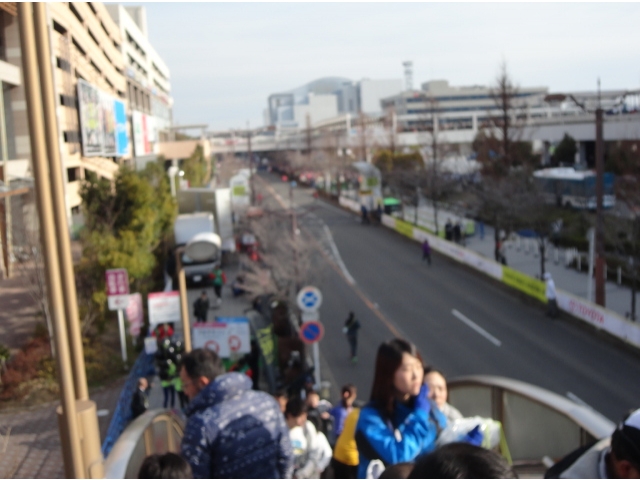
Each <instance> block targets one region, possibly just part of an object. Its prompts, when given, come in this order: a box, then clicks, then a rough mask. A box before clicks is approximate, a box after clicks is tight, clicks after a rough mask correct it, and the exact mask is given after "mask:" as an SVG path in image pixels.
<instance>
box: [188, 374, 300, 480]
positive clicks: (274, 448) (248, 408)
mask: <svg viewBox="0 0 640 480" xmlns="http://www.w3.org/2000/svg"><path fill="white" fill-rule="evenodd" d="M251 385H252V383H251V379H250V378H249V377H247V376H246V375H244V374H241V373H236V372H232V373H227V374H224V375H221V376H219V377H218V378H216V379H215V380H214V381H213V382H211V383H209V384H208V385H207V386H206V387H205V388H204V389H202V391H200V393H198V395H196V397H195V398H194V399H193V400H192V401H191V402H190V403H189V405H188V406H187V409H186V414H187V417H188V420H187V425H186V428H185V433H184V437H183V438H182V456H183V457H184V458H185V459H186V460H187V461H188V462H189V464H190V465H191V468H192V470H193V478H290V477H291V470H292V449H291V442H290V441H289V429H288V428H287V425H286V423H285V420H284V417H283V415H282V413H281V412H280V408H279V406H278V403H277V402H276V401H275V399H274V398H273V397H271V396H270V395H268V394H266V393H264V392H259V391H255V390H251Z"/></svg>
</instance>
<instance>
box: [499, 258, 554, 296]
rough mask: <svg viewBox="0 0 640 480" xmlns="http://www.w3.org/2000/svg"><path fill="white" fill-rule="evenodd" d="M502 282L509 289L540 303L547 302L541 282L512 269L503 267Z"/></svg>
mask: <svg viewBox="0 0 640 480" xmlns="http://www.w3.org/2000/svg"><path fill="white" fill-rule="evenodd" d="M502 281H503V282H504V283H506V284H507V285H509V286H510V287H513V288H515V289H517V290H520V291H521V292H524V293H526V294H527V295H530V296H532V297H534V298H537V299H538V300H540V301H541V302H546V301H547V297H546V296H545V284H544V282H543V281H542V280H538V279H537V278H533V277H530V276H529V275H525V274H524V273H521V272H518V271H517V270H514V269H513V268H510V267H507V266H503V267H502Z"/></svg>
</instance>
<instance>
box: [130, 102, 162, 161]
mask: <svg viewBox="0 0 640 480" xmlns="http://www.w3.org/2000/svg"><path fill="white" fill-rule="evenodd" d="M131 120H132V122H133V155H134V156H135V157H142V156H144V155H150V154H152V153H153V142H155V141H156V135H155V128H154V123H153V118H152V117H150V116H149V115H146V114H144V113H142V112H137V111H133V112H132V115H131Z"/></svg>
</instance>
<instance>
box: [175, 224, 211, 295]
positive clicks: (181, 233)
mask: <svg viewBox="0 0 640 480" xmlns="http://www.w3.org/2000/svg"><path fill="white" fill-rule="evenodd" d="M214 225H215V224H214V221H213V213H211V212H198V213H184V214H181V215H178V217H177V218H176V222H175V224H174V227H173V230H174V235H175V240H176V248H178V247H181V246H184V245H186V244H187V243H188V242H189V241H190V240H191V239H192V238H193V237H194V236H196V235H197V234H199V233H216V231H215V226H214ZM219 261H220V251H219V250H218V252H217V253H216V254H215V255H214V256H213V257H211V258H210V259H207V260H203V261H195V260H193V259H191V258H189V257H188V256H187V255H186V254H183V255H182V268H183V269H184V273H185V276H186V277H187V282H190V283H203V282H207V281H208V280H209V274H210V273H211V272H212V271H213V268H214V267H215V266H216V264H217V263H218V262H219Z"/></svg>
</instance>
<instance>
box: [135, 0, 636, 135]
mask: <svg viewBox="0 0 640 480" xmlns="http://www.w3.org/2000/svg"><path fill="white" fill-rule="evenodd" d="M144 5H145V7H146V10H147V25H148V30H149V38H150V41H151V43H152V45H153V46H154V48H155V49H156V50H157V52H158V53H159V54H160V56H161V57H162V58H163V59H164V61H165V62H166V64H167V66H168V67H169V69H170V71H171V88H172V95H173V98H174V123H177V124H182V125H184V124H192V123H205V124H208V125H209V128H210V129H212V130H226V129H229V128H234V129H238V128H246V126H247V122H250V125H251V126H252V127H255V126H262V125H263V111H264V109H265V108H266V107H267V97H268V96H269V95H270V94H272V93H277V92H281V91H286V90H290V89H292V88H295V87H299V86H301V85H304V84H305V83H307V82H310V81H312V80H315V79H317V78H321V77H327V76H339V77H346V78H349V79H352V80H356V81H357V80H361V79H363V78H370V79H390V78H397V79H402V78H404V74H403V67H402V62H403V61H406V60H411V61H413V65H414V67H413V70H414V72H413V86H414V88H419V87H420V85H421V84H422V83H423V82H425V81H428V80H433V79H445V80H448V81H449V83H450V84H451V85H454V86H456V85H459V86H462V85H487V86H488V85H491V84H492V83H493V82H494V80H495V78H496V76H497V74H498V71H499V68H500V65H501V63H502V62H503V61H504V62H506V65H507V69H508V72H509V74H510V75H511V76H512V78H513V80H514V82H515V83H516V84H517V85H519V86H522V87H532V86H546V87H548V88H549V90H550V91H551V92H560V91H568V90H571V91H580V90H591V91H593V90H595V89H596V85H597V79H598V77H600V79H601V82H602V89H603V90H608V89H640V61H639V60H640V59H639V56H640V24H639V19H640V4H638V3H545V4H539V3H145V4H144Z"/></svg>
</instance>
